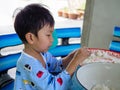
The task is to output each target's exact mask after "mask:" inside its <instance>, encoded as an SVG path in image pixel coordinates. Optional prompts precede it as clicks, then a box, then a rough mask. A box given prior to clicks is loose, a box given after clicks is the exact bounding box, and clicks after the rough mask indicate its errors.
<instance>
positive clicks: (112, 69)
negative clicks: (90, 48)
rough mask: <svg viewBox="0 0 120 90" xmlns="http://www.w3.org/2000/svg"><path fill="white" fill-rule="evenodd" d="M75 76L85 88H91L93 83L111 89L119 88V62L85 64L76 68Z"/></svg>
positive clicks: (116, 89)
mask: <svg viewBox="0 0 120 90" xmlns="http://www.w3.org/2000/svg"><path fill="white" fill-rule="evenodd" d="M76 78H77V79H78V84H80V85H81V86H83V88H86V89H87V90H91V88H93V87H94V86H95V85H104V86H107V87H109V88H111V89H112V90H120V64H117V63H116V64H113V63H100V62H99V63H91V64H86V65H83V66H82V67H80V68H79V69H78V70H77V72H76ZM73 83H74V82H73ZM78 90H79V89H78ZM83 90H84V89H83ZM100 90H101V89H100Z"/></svg>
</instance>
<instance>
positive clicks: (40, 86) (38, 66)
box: [14, 4, 90, 90]
mask: <svg viewBox="0 0 120 90" xmlns="http://www.w3.org/2000/svg"><path fill="white" fill-rule="evenodd" d="M14 27H15V31H16V33H17V34H18V36H19V37H20V39H21V40H22V42H23V43H24V46H25V48H24V50H23V52H22V53H21V56H20V58H19V60H18V62H17V70H16V79H15V85H14V90H68V87H69V81H70V78H71V76H72V75H73V73H74V71H75V70H76V67H77V66H78V65H80V64H81V63H82V61H84V60H85V59H86V58H87V57H88V56H89V55H90V53H89V52H88V51H87V48H81V49H78V50H76V51H74V52H72V53H70V54H69V55H68V56H66V57H65V58H63V59H62V60H57V59H56V58H55V57H53V56H52V55H51V54H50V53H49V52H47V50H48V49H49V47H50V46H51V44H52V41H53V38H52V32H53V30H54V19H53V17H52V15H51V13H50V12H49V10H48V9H46V8H45V7H43V6H42V5H40V4H31V5H28V6H26V7H25V8H24V9H23V10H21V11H20V12H19V13H18V14H17V16H16V19H15V23H14ZM56 72H57V73H58V72H59V73H58V74H56Z"/></svg>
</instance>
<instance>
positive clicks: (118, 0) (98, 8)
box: [82, 0, 120, 49]
mask: <svg viewBox="0 0 120 90" xmlns="http://www.w3.org/2000/svg"><path fill="white" fill-rule="evenodd" d="M119 8H120V0H87V2H86V10H85V16H84V17H85V18H84V22H83V35H82V46H88V47H92V48H104V49H108V48H109V44H110V41H111V40H112V33H113V28H114V26H116V25H118V26H120V11H119Z"/></svg>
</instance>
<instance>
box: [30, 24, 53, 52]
mask: <svg viewBox="0 0 120 90" xmlns="http://www.w3.org/2000/svg"><path fill="white" fill-rule="evenodd" d="M53 30H54V27H50V26H49V25H45V26H44V27H43V28H42V29H41V30H40V31H39V32H38V36H37V37H36V36H35V35H34V39H33V43H32V47H33V48H34V49H35V50H36V51H37V52H46V51H47V50H48V49H49V47H50V46H51V45H52V42H53V38H52V32H53Z"/></svg>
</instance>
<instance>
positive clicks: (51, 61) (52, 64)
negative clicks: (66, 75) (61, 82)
mask: <svg viewBox="0 0 120 90" xmlns="http://www.w3.org/2000/svg"><path fill="white" fill-rule="evenodd" d="M44 56H45V57H46V60H47V65H48V70H49V72H51V73H52V74H55V73H56V74H57V73H60V72H61V71H63V64H62V59H59V60H58V59H57V58H56V57H54V56H52V54H51V53H49V52H47V53H46V54H45V55H44Z"/></svg>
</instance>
